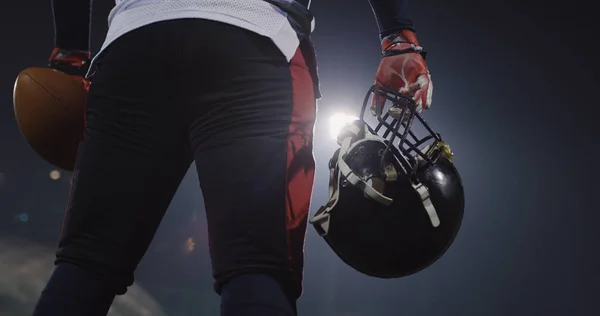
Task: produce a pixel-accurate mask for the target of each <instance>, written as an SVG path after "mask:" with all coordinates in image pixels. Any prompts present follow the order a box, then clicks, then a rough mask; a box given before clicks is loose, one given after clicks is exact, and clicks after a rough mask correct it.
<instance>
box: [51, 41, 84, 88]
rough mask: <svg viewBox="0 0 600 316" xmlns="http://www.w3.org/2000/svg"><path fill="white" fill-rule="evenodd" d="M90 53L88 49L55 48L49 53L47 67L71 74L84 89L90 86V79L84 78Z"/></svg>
mask: <svg viewBox="0 0 600 316" xmlns="http://www.w3.org/2000/svg"><path fill="white" fill-rule="evenodd" d="M90 57H91V53H90V52H89V51H77V50H65V49H60V48H58V47H57V48H55V49H54V50H53V51H52V54H51V55H50V63H49V67H50V68H52V69H56V70H58V71H61V72H64V73H66V74H68V75H71V76H72V77H73V79H75V80H77V81H78V82H81V84H82V85H83V87H84V88H85V89H86V90H89V88H90V81H89V80H87V79H85V75H86V73H87V71H88V68H89V63H90Z"/></svg>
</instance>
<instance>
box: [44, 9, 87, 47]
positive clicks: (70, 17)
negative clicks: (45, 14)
mask: <svg viewBox="0 0 600 316" xmlns="http://www.w3.org/2000/svg"><path fill="white" fill-rule="evenodd" d="M91 12H92V0H52V14H53V16H54V44H55V46H56V47H60V48H62V49H68V50H84V51H89V50H90V21H91V17H90V15H91Z"/></svg>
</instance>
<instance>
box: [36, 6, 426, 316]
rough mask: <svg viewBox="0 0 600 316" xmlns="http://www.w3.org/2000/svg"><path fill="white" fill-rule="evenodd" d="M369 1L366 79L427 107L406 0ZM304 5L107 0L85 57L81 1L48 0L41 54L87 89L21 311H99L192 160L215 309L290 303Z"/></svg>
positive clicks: (304, 162)
mask: <svg viewBox="0 0 600 316" xmlns="http://www.w3.org/2000/svg"><path fill="white" fill-rule="evenodd" d="M369 3H370V5H371V7H372V9H373V12H374V14H375V17H376V21H377V23H378V26H379V31H380V34H379V36H380V39H381V44H382V50H383V52H384V54H383V57H382V59H381V64H380V66H379V69H378V70H377V73H376V77H375V82H376V83H377V84H379V85H382V86H385V87H387V88H389V89H392V90H394V91H400V92H402V93H404V94H406V95H409V96H411V97H412V98H413V99H414V100H415V101H416V103H417V105H418V106H419V108H418V109H419V110H420V109H425V108H428V107H429V106H430V104H431V94H432V86H431V80H430V76H429V72H428V70H427V67H426V64H425V61H424V59H423V57H422V51H421V50H422V48H421V47H420V46H419V42H418V40H417V37H416V35H415V29H414V27H413V23H412V22H411V20H410V19H409V16H408V12H407V1H405V0H369ZM309 6H310V1H309V0H298V1H297V2H295V1H291V0H244V1H239V0H211V1H198V0H188V1H163V0H116V6H115V7H114V8H113V9H112V11H111V12H110V15H109V17H108V22H109V29H108V33H107V35H106V39H105V41H104V44H103V46H102V48H101V50H100V51H99V53H98V54H97V55H96V56H95V57H94V59H93V60H92V61H91V62H90V61H89V59H90V57H91V54H90V45H89V41H90V39H89V34H90V13H91V9H90V8H91V1H69V0H53V1H52V7H53V15H54V25H55V31H56V32H55V48H54V50H53V51H52V54H51V57H50V66H51V67H54V68H56V69H60V70H62V71H65V72H67V73H69V74H71V75H73V76H75V77H76V78H77V79H78V80H81V82H82V84H84V85H85V86H86V87H87V86H88V85H89V95H88V102H87V108H86V124H87V125H86V129H85V134H84V136H83V140H82V142H81V144H80V148H79V152H78V155H77V163H76V166H75V171H74V174H73V180H72V188H71V192H70V197H69V203H68V207H67V210H66V215H65V219H64V224H63V228H62V231H61V234H60V239H59V243H58V249H57V251H56V262H55V265H56V266H55V269H54V271H53V273H52V276H51V277H50V280H49V281H48V283H47V285H46V287H45V288H44V290H43V292H42V294H41V297H40V299H39V301H38V302H37V305H36V307H35V311H34V315H36V316H47V315H48V316H50V315H51V316H57V315H61V316H69V315H76V316H84V315H85V316H92V315H106V314H107V312H108V310H109V308H110V306H111V303H112V301H113V299H114V298H115V296H116V295H122V294H124V293H125V292H126V290H127V287H128V286H130V285H132V283H133V280H134V271H135V269H136V267H137V265H138V264H139V262H140V260H141V258H142V257H143V255H144V253H145V252H146V250H147V248H148V245H149V244H150V242H151V240H152V238H153V236H154V234H155V232H156V229H157V227H158V226H159V224H160V222H161V218H162V217H163V215H164V213H165V210H166V209H167V207H168V205H169V203H170V201H171V199H172V197H173V195H174V193H175V191H176V190H177V188H178V186H179V184H180V182H181V180H182V178H183V177H184V175H185V174H186V172H187V170H188V168H189V166H190V164H191V163H192V162H195V164H196V168H197V172H198V177H199V180H200V186H201V189H202V193H203V197H204V203H205V209H206V216H207V220H208V232H209V247H210V256H211V260H212V268H213V276H214V279H215V285H214V289H215V291H216V292H217V293H219V294H220V296H221V315H225V316H228V315H235V316H244V315H261V316H270V315H296V300H297V299H298V298H299V297H300V295H301V292H302V278H303V257H304V240H305V231H306V226H307V217H308V213H309V207H310V200H311V191H312V186H313V178H314V170H315V162H314V159H313V127H314V122H315V115H316V100H317V99H318V98H319V97H320V94H319V84H318V78H317V72H316V61H315V55H314V52H313V50H312V45H311V42H310V33H311V31H312V26H313V25H314V24H313V23H312V19H313V17H312V14H311V13H310V11H309ZM331 31H332V32H343V30H331ZM374 36H375V35H374ZM88 67H89V71H88ZM86 73H87V74H86ZM166 269H168V267H166Z"/></svg>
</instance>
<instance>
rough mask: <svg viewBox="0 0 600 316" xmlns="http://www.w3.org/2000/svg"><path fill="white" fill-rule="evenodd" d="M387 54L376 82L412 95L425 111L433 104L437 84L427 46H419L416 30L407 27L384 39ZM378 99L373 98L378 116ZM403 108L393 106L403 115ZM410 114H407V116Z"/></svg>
mask: <svg viewBox="0 0 600 316" xmlns="http://www.w3.org/2000/svg"><path fill="white" fill-rule="evenodd" d="M381 47H382V51H383V57H382V58H381V63H380V64H379V69H378V70H377V75H376V76H375V84H377V85H380V86H383V87H385V88H387V89H390V90H392V91H397V92H399V93H401V94H403V95H405V96H408V97H410V98H412V99H413V100H414V101H415V103H416V105H417V107H416V111H417V112H421V110H423V109H428V108H429V107H430V106H431V99H432V93H433V86H432V84H431V76H430V74H429V70H428V69H427V65H426V64H425V59H424V55H425V53H424V52H423V48H422V47H420V46H419V42H418V41H417V37H416V35H415V33H414V32H412V31H409V30H403V31H400V32H398V33H395V34H392V35H390V36H388V37H386V38H385V39H384V40H383V41H382V42H381ZM379 101H380V102H379V106H380V107H383V105H384V103H385V98H383V97H381V98H380V100H379ZM376 103H377V102H376V100H375V98H374V99H373V104H372V106H371V113H373V115H375V113H376V112H375V110H376ZM401 110H402V109H399V108H391V109H390V110H389V112H390V115H392V117H393V116H394V113H396V112H397V113H396V114H398V115H399V114H400V112H401ZM405 117H406V116H405Z"/></svg>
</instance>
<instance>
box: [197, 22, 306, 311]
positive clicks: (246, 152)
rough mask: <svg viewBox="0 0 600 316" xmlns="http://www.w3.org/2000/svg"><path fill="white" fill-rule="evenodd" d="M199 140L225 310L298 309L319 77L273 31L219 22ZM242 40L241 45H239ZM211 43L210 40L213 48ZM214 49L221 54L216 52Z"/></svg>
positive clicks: (199, 117)
mask: <svg viewBox="0 0 600 316" xmlns="http://www.w3.org/2000/svg"><path fill="white" fill-rule="evenodd" d="M211 34H219V35H218V36H214V38H211V39H210V41H208V42H206V41H205V42H203V45H205V47H203V48H198V49H203V50H205V51H208V52H207V53H208V54H212V55H215V56H219V57H220V58H218V59H213V60H211V61H210V64H204V65H203V66H202V67H203V68H202V70H203V71H204V73H210V74H211V75H210V77H211V78H212V80H211V81H210V82H209V83H205V84H204V85H203V87H202V88H201V90H199V91H198V95H199V96H198V98H197V99H196V100H198V101H200V103H201V104H199V105H198V106H197V107H195V109H196V113H195V114H194V117H196V121H195V124H193V125H192V130H191V132H192V142H193V149H194V157H195V159H196V164H197V170H198V175H199V179H200V185H201V187H202V191H203V195H204V200H205V205H206V214H207V218H208V230H209V245H210V253H211V258H212V265H213V274H214V277H215V279H216V286H215V287H216V290H217V291H218V292H219V293H221V296H222V305H221V306H222V315H227V316H229V315H236V316H248V315H261V316H269V315H294V314H295V311H294V310H295V301H296V299H297V298H298V297H299V296H300V294H301V291H302V273H303V258H304V237H305V231H306V224H307V216H308V211H309V205H310V199H311V193H312V184H313V176H314V158H313V153H312V144H313V126H314V122H315V115H316V104H315V96H314V91H313V82H312V80H311V76H310V73H309V70H308V67H307V66H306V63H305V61H304V58H303V56H302V54H300V53H299V52H298V53H297V54H296V56H295V57H294V59H293V60H292V62H291V64H290V63H288V62H287V60H286V59H285V57H284V56H283V55H282V54H281V52H280V51H279V50H278V49H277V47H276V46H275V45H274V44H273V42H272V41H271V40H270V39H268V38H265V37H261V36H259V35H256V34H254V33H251V32H248V31H245V30H241V29H238V28H234V27H228V26H222V27H216V26H215V29H214V30H213V31H212V32H211ZM231 43H235V49H230V47H231ZM207 47H209V48H207ZM211 52H212V53H211Z"/></svg>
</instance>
